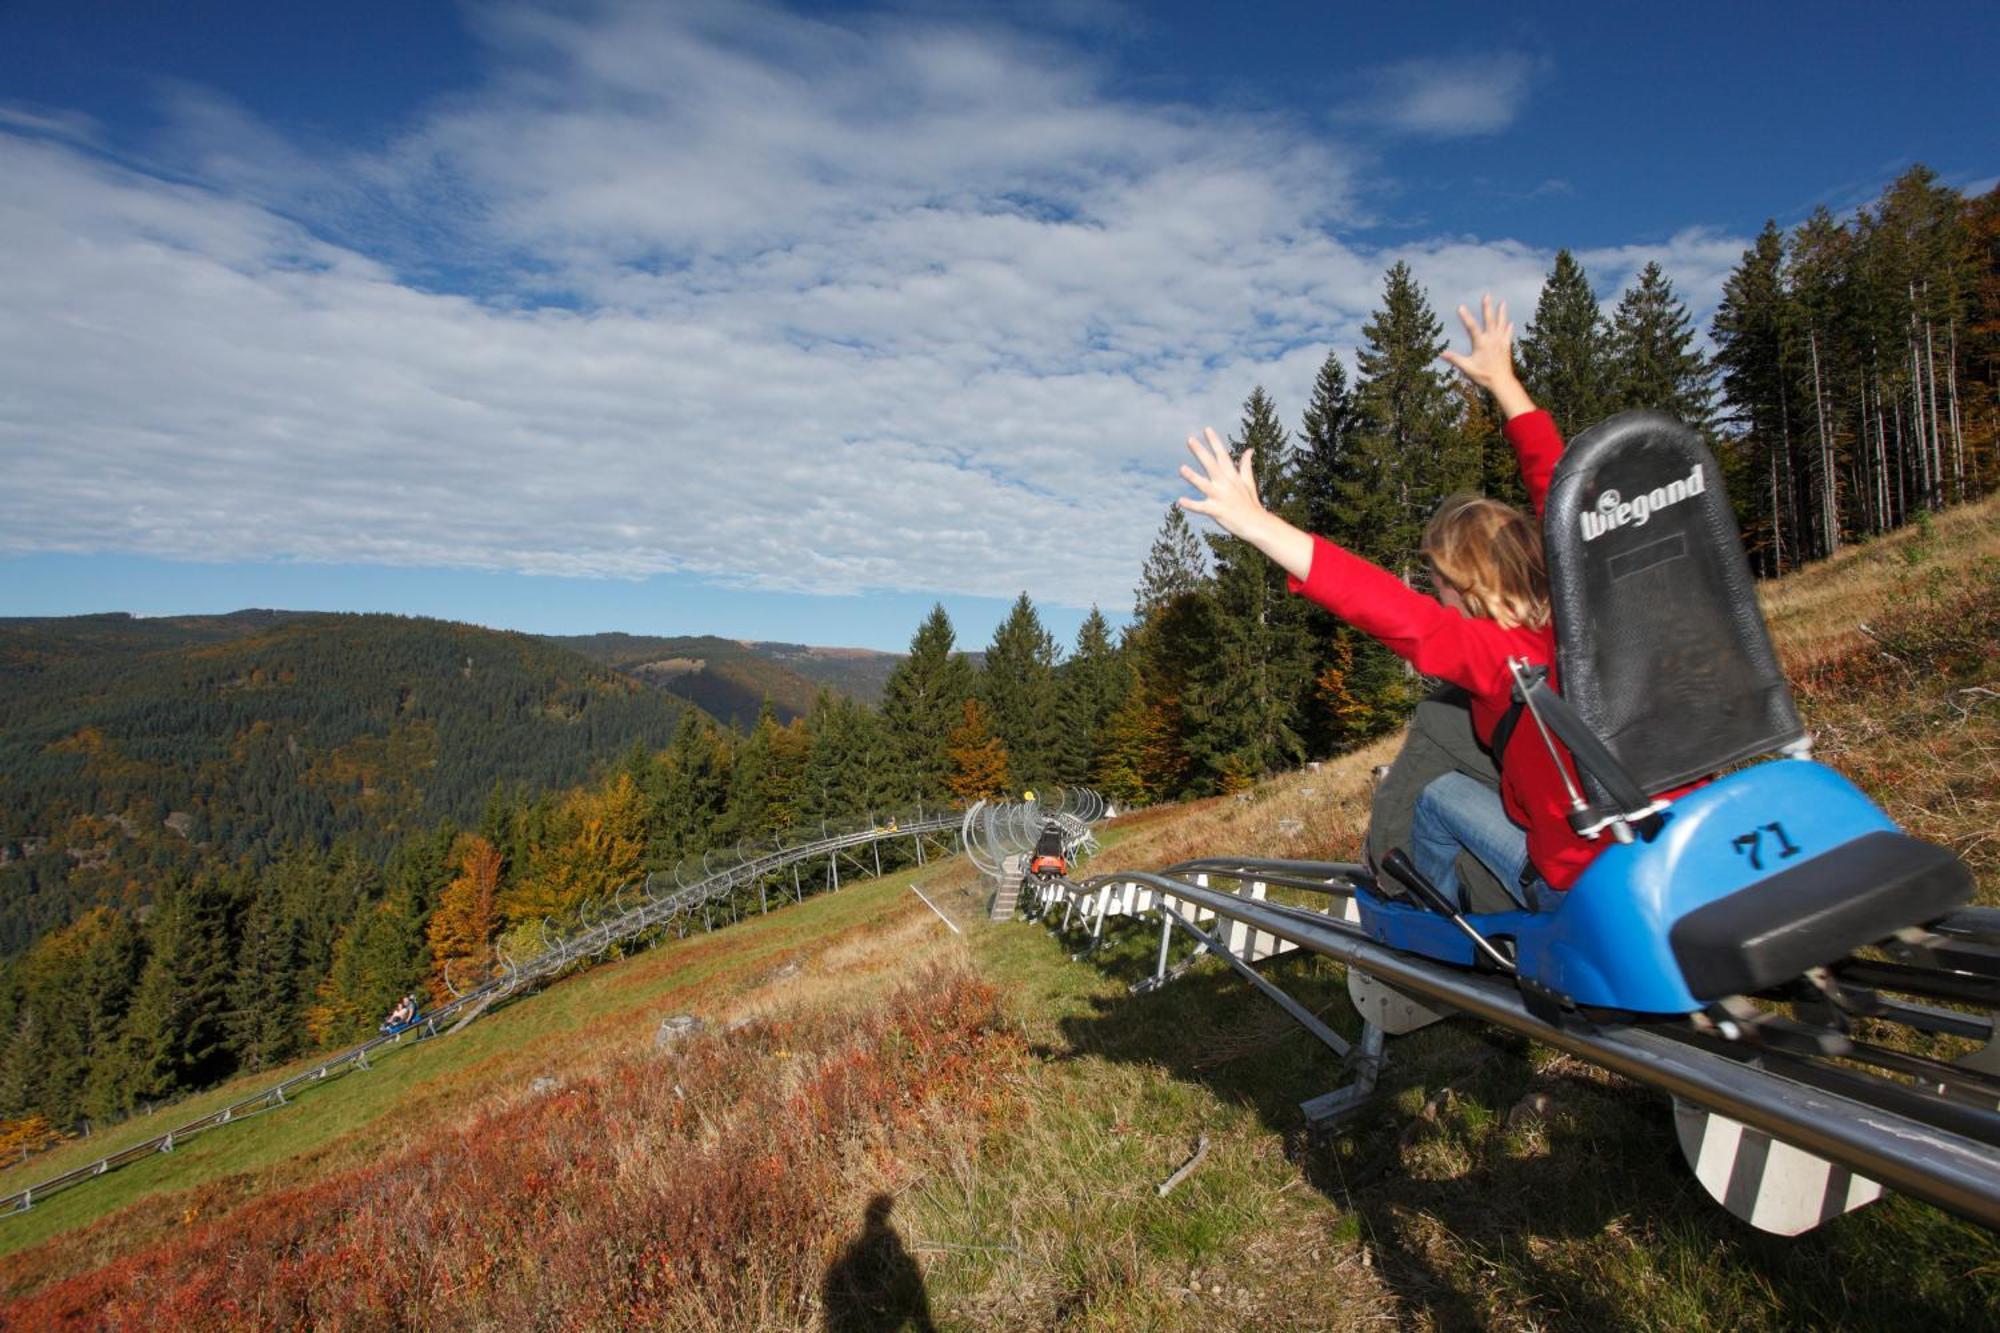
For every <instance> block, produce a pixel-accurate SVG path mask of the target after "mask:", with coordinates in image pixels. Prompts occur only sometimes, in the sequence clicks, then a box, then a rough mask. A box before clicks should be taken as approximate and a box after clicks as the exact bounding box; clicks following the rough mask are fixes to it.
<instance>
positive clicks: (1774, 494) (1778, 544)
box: [1770, 450, 1784, 574]
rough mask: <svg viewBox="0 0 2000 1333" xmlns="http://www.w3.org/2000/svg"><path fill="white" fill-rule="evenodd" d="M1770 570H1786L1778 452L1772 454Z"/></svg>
mask: <svg viewBox="0 0 2000 1333" xmlns="http://www.w3.org/2000/svg"><path fill="white" fill-rule="evenodd" d="M1770 572H1772V574H1782V572H1784V522H1782V520H1780V514H1778V452H1776V450H1772V454H1770Z"/></svg>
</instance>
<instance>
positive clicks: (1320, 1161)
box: [1049, 931, 2000, 1328]
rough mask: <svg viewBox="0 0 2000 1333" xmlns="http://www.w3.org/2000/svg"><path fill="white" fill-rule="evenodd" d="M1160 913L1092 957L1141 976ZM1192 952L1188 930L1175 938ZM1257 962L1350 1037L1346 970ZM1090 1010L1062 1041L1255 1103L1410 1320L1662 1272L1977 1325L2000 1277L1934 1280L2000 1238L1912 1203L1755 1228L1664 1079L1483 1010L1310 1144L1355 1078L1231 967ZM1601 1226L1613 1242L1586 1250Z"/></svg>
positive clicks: (1637, 1298) (1794, 1307)
mask: <svg viewBox="0 0 2000 1333" xmlns="http://www.w3.org/2000/svg"><path fill="white" fill-rule="evenodd" d="M1146 933H1148V932H1141V931H1130V932H1126V935H1125V938H1123V939H1121V940H1119V941H1116V942H1114V943H1112V944H1110V945H1109V947H1107V948H1105V949H1104V950H1103V951H1101V952H1100V953H1099V954H1098V955H1096V956H1095V957H1093V958H1092V959H1090V960H1089V962H1090V965H1094V966H1097V967H1100V968H1103V969H1104V970H1105V971H1107V972H1108V973H1109V974H1111V975H1112V976H1115V977H1117V978H1119V979H1120V980H1124V981H1127V982H1130V981H1133V980H1136V979H1138V978H1139V977H1142V976H1145V975H1148V974H1150V973H1151V971H1152V969H1153V964H1154V952H1153V951H1154V950H1155V949H1156V948H1157V940H1158V935H1157V933H1152V935H1151V940H1150V941H1148V940H1145V939H1143V938H1141V937H1142V936H1143V935H1144V934H1146ZM1072 943H1074V942H1073V941H1072ZM1184 950H1185V946H1184V945H1179V943H1178V941H1177V951H1176V956H1181V955H1182V954H1183V953H1184ZM1260 970H1263V971H1265V972H1266V973H1267V974H1270V975H1272V976H1273V978H1274V979H1275V980H1277V981H1278V982H1279V984H1280V985H1281V986H1282V987H1283V989H1285V990H1286V991H1287V992H1288V993H1290V994H1291V995H1292V996H1293V997H1294V998H1295V999H1297V1000H1298V1001H1300V1002H1301V1003H1302V1004H1304V1005H1305V1006H1306V1007H1307V1008H1308V1009H1310V1010H1313V1011H1315V1012H1316V1013H1318V1014H1319V1015H1320V1017H1321V1018H1322V1020H1323V1021H1325V1022H1327V1023H1328V1024H1329V1025H1330V1026H1332V1027H1334V1028H1335V1029H1336V1030H1337V1031H1340V1032H1341V1033H1342V1034H1343V1035H1345V1036H1348V1037H1350V1038H1351V1037H1353V1036H1355V1035H1356V1033H1357V1031H1358V1028H1359V1021H1358V1019H1357V1018H1356V1016H1355V1015H1354V1013H1353V1010H1352V1007H1351V1006H1350V1005H1349V1004H1348V1003H1347V1001H1346V999H1345V995H1346V985H1345V981H1344V978H1343V976H1342V974H1341V973H1340V972H1339V971H1338V969H1336V968H1334V967H1332V966H1331V965H1329V964H1326V963H1324V962H1318V961H1314V960H1310V959H1303V958H1299V957H1297V956H1296V955H1294V956H1291V957H1288V958H1285V959H1279V960H1273V961H1272V962H1270V963H1267V964H1265V965H1263V967H1262V969H1260ZM1091 1010H1092V1011H1091V1012H1089V1013H1086V1014H1081V1015H1076V1016H1072V1017H1070V1018H1068V1019H1065V1020H1063V1021H1062V1023H1061V1032H1062V1035H1063V1038H1064V1046H1065V1047H1066V1048H1067V1049H1066V1050H1063V1049H1061V1048H1059V1049H1058V1050H1055V1051H1051V1052H1050V1053H1049V1054H1050V1055H1051V1056H1052V1057H1054V1058H1059V1059H1060V1058H1064V1057H1065V1056H1067V1057H1068V1058H1078V1057H1081V1056H1089V1055H1094V1056H1097V1057H1099V1058H1104V1059H1111V1060H1118V1061H1121V1062H1131V1063H1136V1064H1143V1065H1148V1066H1154V1067H1161V1068H1164V1069H1166V1070H1168V1071H1169V1072H1170V1073H1171V1074H1172V1075H1173V1076H1174V1077H1175V1078H1177V1079H1180V1080H1183V1081H1186V1082H1189V1083H1193V1084H1197V1085H1200V1086H1202V1087H1205V1088H1208V1089H1209V1090H1210V1091H1211V1092H1213V1093H1214V1094H1215V1095H1217V1096H1218V1097H1220V1098H1222V1099H1224V1100H1226V1101H1230V1102H1234V1103H1237V1104H1239V1105H1243V1106H1246V1107H1248V1108H1250V1109H1252V1110H1254V1111H1255V1112H1256V1114H1257V1115H1258V1117H1259V1119H1260V1120H1261V1121H1262V1122H1263V1124H1264V1125H1265V1126H1266V1127H1267V1128H1268V1129H1269V1130H1270V1131H1271V1132H1273V1133H1275V1134H1278V1135H1280V1136H1281V1137H1282V1138H1284V1139H1285V1141H1286V1143H1287V1144H1288V1148H1289V1155H1290V1156H1291V1158H1292V1159H1293V1161H1294V1162H1295V1163H1296V1164H1297V1165H1298V1166H1299V1167H1300V1169H1301V1171H1302V1172H1303V1173H1304V1175H1305V1177H1306V1179H1307V1180H1308V1182H1310V1183H1311V1184H1312V1185H1313V1186H1314V1187H1315V1188H1317V1189H1318V1190H1320V1192H1321V1193H1323V1194H1324V1195H1326V1196H1327V1197H1328V1198H1329V1199H1331V1200H1332V1201H1333V1202H1334V1203H1336V1204H1337V1205H1338V1206H1339V1207H1340V1208H1341V1209H1342V1210H1343V1211H1344V1212H1348V1213H1351V1214H1353V1215H1354V1216H1355V1217H1356V1219H1357V1221H1358V1223H1359V1227H1360V1234H1361V1238H1362V1240H1363V1242H1364V1243H1366V1244H1367V1245H1368V1247H1369V1249H1370V1251H1371V1254H1372V1258H1373V1261H1374V1267H1375V1271H1376V1272H1377V1273H1379V1274H1380V1275H1381V1277H1382V1278H1383V1280H1384V1281H1385V1282H1386V1283H1387V1284H1388V1285H1389V1286H1390V1288H1391V1289H1392V1290H1393V1291H1394V1292H1395V1294H1396V1296H1397V1298H1398V1299H1399V1300H1400V1301H1401V1302H1402V1304H1403V1307H1404V1311H1405V1314H1406V1317H1415V1316H1418V1315H1422V1316H1423V1317H1425V1318H1427V1319H1428V1320H1429V1321H1430V1322H1432V1323H1434V1324H1436V1325H1437V1326H1439V1327H1442V1328H1472V1327H1484V1326H1488V1325H1490V1324H1491V1323H1492V1322H1493V1321H1494V1320H1495V1319H1496V1318H1498V1319H1501V1320H1503V1321H1505V1320H1506V1319H1508V1318H1510V1317H1511V1318H1524V1319H1526V1320H1528V1321H1530V1322H1533V1321H1545V1322H1551V1323H1554V1324H1557V1325H1560V1326H1565V1327H1578V1328H1583V1327H1592V1328H1609V1327H1620V1326H1626V1325H1630V1324H1633V1323H1635V1322H1639V1323H1644V1322H1653V1321H1657V1319H1658V1318H1659V1317H1660V1315H1661V1310H1660V1309H1657V1308H1655V1307H1654V1306H1653V1304H1652V1302H1653V1301H1655V1300H1657V1299H1658V1296H1657V1291H1658V1290H1659V1289H1660V1288H1661V1287H1662V1286H1665V1287H1669V1288H1678V1289H1681V1290H1683V1291H1685V1292H1686V1293H1687V1299H1689V1300H1702V1301H1712V1302H1715V1303H1718V1304H1720V1305H1722V1306H1724V1307H1733V1316H1732V1314H1731V1313H1724V1312H1722V1311H1719V1310H1708V1311H1706V1312H1705V1314H1704V1317H1705V1318H1709V1319H1711V1320H1712V1321H1713V1322H1714V1323H1715V1324H1716V1325H1717V1326H1723V1325H1728V1324H1731V1323H1733V1322H1737V1323H1748V1324H1752V1325H1754V1324H1757V1323H1763V1324H1765V1325H1768V1326H1772V1327H1779V1326H1785V1325H1788V1324H1791V1323H1793V1322H1795V1321H1798V1320H1805V1321H1807V1322H1810V1323H1812V1324H1815V1325H1817V1326H1821V1327H1871V1326H1872V1327H1880V1326H1884V1325H1887V1324H1890V1323H1892V1322H1908V1321H1911V1320H1921V1321H1923V1322H1924V1323H1925V1324H1926V1325H1927V1326H1928V1327H1931V1328H1946V1327H1953V1326H1956V1325H1957V1324H1958V1323H1959V1322H1960V1321H1961V1320H1963V1321H1964V1322H1965V1323H1966V1325H1967V1326H1978V1325H1979V1324H1980V1322H1981V1318H1980V1315H1979V1312H1980V1311H1981V1310H1982V1309H1983V1308H1987V1305H1986V1303H1987V1301H1988V1300H1989V1299H1991V1297H1992V1295H1994V1294H2000V1293H1995V1291H1994V1287H1995V1286H1996V1285H2000V1284H1994V1283H1987V1284H1986V1293H1987V1294H1985V1295H1982V1294H1981V1293H1980V1292H1979V1291H1978V1290H1972V1289H1960V1290H1951V1289H1948V1288H1947V1289H1941V1288H1940V1286H1939V1282H1938V1277H1937V1275H1938V1274H1939V1273H1942V1272H1944V1271H1946V1270H1947V1269H1949V1270H1951V1271H1955V1272H1958V1273H1969V1274H1975V1275H1976V1274H1979V1273H1981V1272H1994V1271H1996V1270H1995V1262H1996V1260H2000V1246H1996V1245H1995V1244H1994V1242H1993V1239H1992V1238H1991V1237H1990V1236H1988V1235H1987V1234H1986V1233H1983V1232H1979V1231H1978V1230H1977V1229H1976V1228H1972V1227H1969V1226H1967V1225H1966V1224H1963V1223H1959V1222H1956V1221H1954V1220H1952V1219H1949V1218H1946V1217H1943V1216H1942V1215H1940V1214H1937V1213H1935V1212H1934V1211H1933V1210H1930V1209H1926V1208H1923V1207H1921V1206H1918V1205H1914V1204H1910V1203H1909V1202H1908V1201H1907V1200H1898V1201H1894V1202H1893V1203H1892V1204H1891V1205H1889V1206H1887V1207H1885V1206H1884V1205H1879V1204H1878V1205H1876V1206H1875V1207H1873V1208H1870V1209H1864V1210H1862V1211H1861V1212H1860V1213H1857V1214H1855V1215H1853V1216H1850V1217H1847V1218H1842V1219H1839V1220H1837V1221H1835V1222H1832V1223H1829V1224H1828V1225H1826V1226H1824V1227H1822V1228H1820V1229H1819V1230H1817V1231H1815V1232H1812V1233H1809V1234H1808V1235H1806V1236H1802V1237H1797V1238H1789V1239H1787V1238H1782V1237H1774V1236H1767V1235H1764V1234H1762V1233H1759V1232H1756V1231H1754V1230H1752V1229H1751V1228H1749V1227H1748V1226H1747V1225H1745V1224H1743V1223H1741V1222H1738V1221H1737V1220H1736V1219H1734V1218H1732V1217H1731V1216H1729V1215H1728V1214H1727V1213H1726V1212H1724V1211H1723V1210H1722V1209H1721V1208H1720V1207H1719V1206H1718V1205H1716V1204H1714V1203H1713V1202H1711V1201H1710V1200H1709V1199H1708V1196H1707V1195H1706V1194H1705V1193H1704V1192H1703V1191H1702V1189H1701V1187H1700V1185H1699V1184H1698V1183H1696V1182H1695V1181H1694V1179H1693V1177H1692V1175H1691V1174H1690V1173H1689V1172H1688V1170H1687V1169H1686V1167H1685V1165H1684V1164H1683V1163H1682V1161H1681V1159H1680V1154H1679V1151H1678V1148H1677V1146H1676V1143H1675V1139H1674V1131H1673V1125H1672V1113H1671V1110H1670V1104H1669V1102H1668V1100H1667V1099H1666V1098H1665V1097H1663V1096H1660V1095H1659V1094H1657V1093H1654V1092H1651V1091H1650V1090H1647V1089H1644V1088H1641V1087H1639V1086H1637V1085H1634V1084H1630V1083H1626V1082H1624V1081H1622V1080H1617V1079H1613V1078H1610V1077H1609V1076H1606V1075H1602V1074H1600V1073H1598V1072H1597V1071H1594V1070H1592V1069H1590V1068H1589V1067H1588V1066H1587V1065H1585V1064H1584V1063H1583V1062H1581V1061H1577V1060H1573V1059H1567V1058H1565V1059H1561V1060H1558V1061H1555V1062H1552V1063H1551V1064H1549V1065H1548V1066H1546V1067H1545V1068H1544V1070H1543V1071H1541V1072H1537V1070H1536V1069H1535V1068H1534V1067H1533V1065H1532V1063H1531V1061H1530V1046H1529V1043H1528V1042H1527V1041H1526V1040H1525V1039H1523V1038H1520V1037H1517V1036H1515V1035H1513V1034H1510V1033H1506V1032H1504V1031H1501V1030H1499V1029H1495V1028H1492V1027H1490V1026H1487V1025H1483V1024H1479V1023H1476V1022H1474V1021H1472V1020H1469V1019H1463V1018H1461V1019H1454V1020H1450V1021H1448V1022H1446V1023H1443V1024H1439V1025H1437V1026H1435V1027H1433V1028H1430V1029H1426V1030H1424V1031H1422V1032H1418V1033H1413V1034H1411V1035H1409V1036H1407V1037H1400V1038H1393V1039H1391V1041H1390V1043H1389V1060H1388V1064H1387V1067H1386V1069H1385V1070H1384V1074H1383V1078H1382V1082H1381V1083H1380V1085H1379V1086H1378V1088H1377V1093H1376V1097H1375V1099H1374V1101H1373V1102H1372V1103H1371V1104H1370V1106H1369V1107H1368V1108H1366V1109H1364V1110H1363V1111H1362V1112H1361V1113H1360V1114H1359V1115H1357V1116H1355V1117H1354V1118H1352V1119H1351V1120H1349V1121H1347V1122H1345V1123H1343V1124H1342V1125H1340V1126H1339V1127H1338V1128H1337V1129H1336V1130H1335V1131H1334V1132H1333V1133H1331V1134H1329V1135H1326V1136H1323V1137H1322V1138H1320V1139H1318V1140H1314V1139H1312V1138H1310V1137H1309V1136H1308V1134H1307V1132H1306V1129H1305V1126H1304V1120H1303V1116H1302V1114H1301V1112H1300V1110H1299V1103H1300V1102H1301V1101H1303V1100H1306V1099H1308V1098H1310V1097H1313V1096H1316V1095H1318V1094H1320V1093H1323V1092H1326V1091H1328V1090H1330V1089H1332V1088H1334V1087H1337V1086H1340V1085H1342V1084H1344V1083H1346V1082H1347V1081H1348V1075H1347V1074H1346V1072H1345V1071H1344V1070H1343V1069H1342V1066H1341V1062H1340V1060H1339V1059H1338V1058H1337V1057H1336V1056H1335V1055H1334V1054H1333V1052H1331V1051H1330V1050H1328V1049H1327V1048H1326V1047H1324V1046H1322V1045H1320V1043H1318V1042H1317V1041H1315V1040H1313V1039H1312V1038H1311V1037H1310V1036H1308V1035H1307V1034H1306V1033H1305V1032H1304V1031H1303V1029H1301V1028H1298V1027H1296V1026H1295V1025H1293V1024H1291V1023H1290V1022H1289V1020H1286V1019H1283V1018H1282V1016H1281V1015H1280V1014H1279V1011H1278V1010H1277V1009H1276V1008H1275V1006H1272V1005H1271V1004H1270V1003H1269V1002H1268V1001H1266V1000H1265V999H1264V998H1263V997H1262V996H1260V995H1258V994H1257V993H1256V992H1255V991H1253V990H1252V989H1251V988H1250V987H1249V985H1248V984H1247V983H1245V982H1244V981H1243V980H1242V979H1241V978H1239V977H1237V976H1236V975H1235V973H1234V972H1232V971H1229V970H1227V969H1225V968H1223V967H1222V966H1221V965H1219V964H1218V963H1216V962H1214V961H1212V960H1211V961H1207V962H1204V963H1202V964H1201V965H1199V966H1198V967H1196V968H1194V969H1192V970H1190V971H1188V972H1187V973H1186V974H1184V975H1182V976H1181V977H1179V978H1177V979H1175V980H1173V981H1171V982H1169V983H1168V984H1167V985H1166V986H1165V987H1164V988H1163V989H1161V990H1159V991H1156V992H1153V993H1149V994H1142V995H1129V994H1128V995H1118V996H1111V997H1103V996H1100V997H1096V998H1094V999H1093V1000H1092V1001H1091ZM1246 1034H1247V1035H1246ZM1537 1091H1540V1092H1546V1093H1548V1094H1549V1095H1550V1097H1551V1099H1552V1103H1553V1106H1552V1108H1551V1110H1550V1111H1549V1112H1548V1113H1547V1114H1546V1115H1541V1116H1533V1115H1527V1114H1524V1115H1523V1116H1522V1117H1521V1119H1520V1120H1519V1122H1518V1123H1517V1124H1516V1125H1514V1126H1509V1125H1508V1124H1507V1118H1508V1114H1509V1109H1510V1108H1513V1107H1516V1106H1520V1105H1522V1104H1523V1099H1524V1097H1525V1096H1526V1095H1527V1094H1528V1093H1530V1092H1537ZM1399 1105H1401V1106H1402V1107H1403V1108H1404V1109H1403V1110H1402V1113H1400V1114H1399V1113H1398V1110H1397V1108H1398V1106H1399ZM1419 1105H1420V1106H1421V1107H1422V1110H1421V1111H1416V1110H1414V1109H1413V1108H1415V1107H1417V1106H1419ZM1871 1214H1873V1215H1872V1216H1871ZM1608 1233H1616V1234H1617V1235H1618V1236H1619V1237H1621V1238H1622V1239H1620V1240H1618V1241H1616V1242H1615V1243H1613V1244H1610V1245H1605V1246H1600V1247H1598V1248H1597V1249H1596V1250H1595V1251H1593V1252H1592V1253H1591V1254H1589V1255H1583V1256H1579V1255H1578V1254H1577V1252H1576V1250H1575V1246H1576V1244H1578V1243H1581V1242H1591V1241H1594V1240H1595V1239H1596V1238H1598V1237H1602V1236H1605V1235H1607V1234H1608ZM1941 1249H1942V1251H1943V1253H1941V1252H1940V1250H1941ZM1579 1260H1581V1261H1579ZM1607 1265H1608V1266H1609V1268H1610V1270H1611V1271H1610V1272H1609V1273H1608V1274H1607V1272H1605V1271H1602V1270H1603V1269H1604V1268H1605V1266H1607ZM1972 1280H1973V1281H1975V1282H1977V1281H1980V1279H1978V1278H1977V1277H1975V1278H1973V1279H1972ZM1628 1292H1629V1293H1630V1294H1629V1295H1628V1294H1627V1293H1628Z"/></svg>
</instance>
